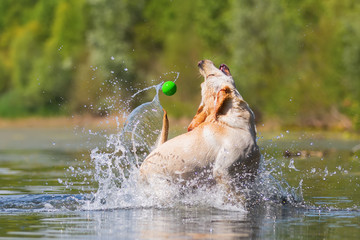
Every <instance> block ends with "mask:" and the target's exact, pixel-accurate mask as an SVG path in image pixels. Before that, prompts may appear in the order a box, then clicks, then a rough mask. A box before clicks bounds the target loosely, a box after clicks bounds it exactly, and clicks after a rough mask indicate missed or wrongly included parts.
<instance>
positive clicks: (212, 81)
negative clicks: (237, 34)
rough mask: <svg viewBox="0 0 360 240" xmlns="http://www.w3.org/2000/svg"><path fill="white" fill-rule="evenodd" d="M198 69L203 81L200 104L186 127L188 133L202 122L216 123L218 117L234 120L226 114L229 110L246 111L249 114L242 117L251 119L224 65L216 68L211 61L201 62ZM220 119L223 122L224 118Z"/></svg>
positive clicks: (248, 109) (246, 106)
mask: <svg viewBox="0 0 360 240" xmlns="http://www.w3.org/2000/svg"><path fill="white" fill-rule="evenodd" d="M198 67H199V71H200V73H201V75H202V76H203V77H204V79H205V80H204V82H203V83H202V84H201V97H202V98H201V103H200V106H199V109H198V111H197V114H196V115H195V116H194V118H193V120H192V122H191V123H190V125H189V127H188V130H189V131H191V130H192V129H194V128H196V127H197V126H199V125H200V124H201V123H203V122H209V121H217V120H218V117H219V116H228V118H227V119H231V120H232V119H235V118H234V117H231V116H230V115H228V114H227V112H229V110H230V109H235V108H236V111H238V112H240V111H242V109H246V110H245V111H247V112H249V113H250V114H244V115H249V116H247V117H246V118H250V117H251V116H250V115H252V114H251V110H250V108H249V107H248V105H247V103H246V102H245V101H244V100H243V98H242V97H241V95H240V93H239V92H238V90H237V89H236V86H235V82H234V79H233V77H232V76H231V74H230V69H229V68H228V67H227V66H226V65H225V64H221V65H220V67H219V68H217V67H215V65H214V63H213V62H212V61H210V60H202V61H200V62H199V63H198ZM232 112H234V111H232ZM222 119H223V120H225V118H224V117H222ZM232 125H234V124H232Z"/></svg>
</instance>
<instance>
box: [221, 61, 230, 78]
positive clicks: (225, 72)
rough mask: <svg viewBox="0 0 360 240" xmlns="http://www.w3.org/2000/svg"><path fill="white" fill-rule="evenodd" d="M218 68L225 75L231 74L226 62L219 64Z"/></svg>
mask: <svg viewBox="0 0 360 240" xmlns="http://www.w3.org/2000/svg"><path fill="white" fill-rule="evenodd" d="M219 69H220V70H221V71H222V72H223V73H224V74H225V75H226V76H231V73H230V69H229V67H228V66H226V64H221V65H220V67H219Z"/></svg>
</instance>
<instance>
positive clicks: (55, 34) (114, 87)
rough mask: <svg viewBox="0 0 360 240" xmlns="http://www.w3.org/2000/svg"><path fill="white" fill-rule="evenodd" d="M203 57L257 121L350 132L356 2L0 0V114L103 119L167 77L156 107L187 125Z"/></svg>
mask: <svg viewBox="0 0 360 240" xmlns="http://www.w3.org/2000/svg"><path fill="white" fill-rule="evenodd" d="M204 58H209V59H212V60H213V61H214V62H215V63H217V64H220V63H223V62H224V63H227V64H228V65H229V67H230V69H231V72H232V74H233V76H234V78H235V79H236V84H237V86H238V88H239V90H240V92H241V93H242V94H243V96H244V97H245V98H246V99H247V101H248V102H249V103H250V104H251V105H252V106H253V108H254V109H255V110H256V113H257V115H258V118H260V116H261V119H263V120H268V119H276V120H277V121H278V122H279V123H280V124H285V125H306V126H314V127H349V122H348V121H347V120H348V119H350V120H351V121H352V124H353V126H354V127H356V128H360V115H359V113H360V68H359V66H360V3H359V2H358V1H355V0H344V1H336V0H329V1H315V0H302V1H296V0H276V1H262V0H239V1H235V0H225V1H206V0H197V1H187V0H186V1H180V0H173V1H170V0H148V1H145V0H77V1H71V0H17V1H12V0H2V1H0V116H26V115H33V114H41V115H49V114H51V115H52V114H69V113H76V112H85V111H88V112H91V113H93V114H104V113H106V112H109V111H110V110H109V108H108V106H109V105H111V104H110V103H109V101H112V102H116V103H117V104H121V100H123V99H127V98H129V97H130V96H131V94H132V93H133V92H134V91H135V90H134V89H138V88H144V87H146V86H148V85H151V84H153V82H154V81H153V80H154V79H159V77H161V76H164V73H168V72H171V71H177V72H180V78H179V80H178V82H177V85H178V89H179V91H178V93H177V94H176V95H175V96H173V97H171V98H166V101H163V103H164V106H165V108H167V109H168V110H169V113H170V114H172V115H173V116H177V117H180V116H182V115H185V116H188V117H190V116H191V115H193V114H194V112H195V110H196V107H197V104H198V101H199V99H200V96H199V89H200V83H201V81H202V79H201V78H200V76H199V75H198V73H197V69H196V63H197V61H198V60H201V59H204ZM85 106H87V107H85ZM89 106H91V107H89Z"/></svg>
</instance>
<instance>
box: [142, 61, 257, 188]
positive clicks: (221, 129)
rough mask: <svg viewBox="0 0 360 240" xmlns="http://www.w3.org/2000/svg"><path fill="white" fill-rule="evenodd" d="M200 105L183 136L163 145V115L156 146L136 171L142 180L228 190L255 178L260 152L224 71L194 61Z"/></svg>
mask: <svg viewBox="0 0 360 240" xmlns="http://www.w3.org/2000/svg"><path fill="white" fill-rule="evenodd" d="M198 66H199V70H200V73H201V74H202V76H204V78H205V81H204V82H203V83H202V84H201V95H202V100H201V103H200V106H199V109H198V111H197V114H196V115H195V117H194V119H193V120H192V122H191V123H190V125H189V127H188V132H187V133H184V134H182V135H179V136H177V137H175V138H173V139H171V140H169V141H166V139H167V129H168V121H167V118H166V113H165V114H164V124H163V131H162V136H161V140H160V143H159V145H158V146H157V147H156V148H155V149H154V150H153V151H152V152H151V153H150V154H149V155H148V157H147V158H146V159H145V160H144V162H143V163H142V165H141V166H140V176H141V179H142V180H143V181H147V182H149V181H151V179H155V178H163V179H168V180H170V181H174V182H187V181H192V180H196V181H195V182H196V183H211V184H213V183H216V184H221V185H223V186H225V188H226V189H228V190H231V189H233V187H235V186H238V185H239V184H242V183H243V182H245V181H248V180H252V179H253V177H254V176H255V175H256V172H257V169H258V165H259V161H260V152H259V148H258V146H257V144H256V129H255V123H254V114H253V112H252V111H251V109H250V107H249V106H248V104H247V103H246V102H245V101H244V100H243V98H242V97H241V95H240V94H239V92H238V90H237V89H236V87H235V83H234V80H233V78H232V76H231V74H230V71H229V68H228V67H227V66H226V65H224V64H222V65H221V66H220V69H218V68H216V67H215V66H214V64H213V63H212V62H211V61H210V60H203V61H200V62H199V64H198Z"/></svg>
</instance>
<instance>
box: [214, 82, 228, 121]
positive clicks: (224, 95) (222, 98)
mask: <svg viewBox="0 0 360 240" xmlns="http://www.w3.org/2000/svg"><path fill="white" fill-rule="evenodd" d="M231 98H232V95H231V89H230V87H228V86H226V87H223V88H222V89H221V90H220V91H219V92H218V93H217V96H216V103H215V119H217V117H218V116H219V115H222V114H224V111H226V106H225V103H226V101H227V100H229V99H231Z"/></svg>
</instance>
